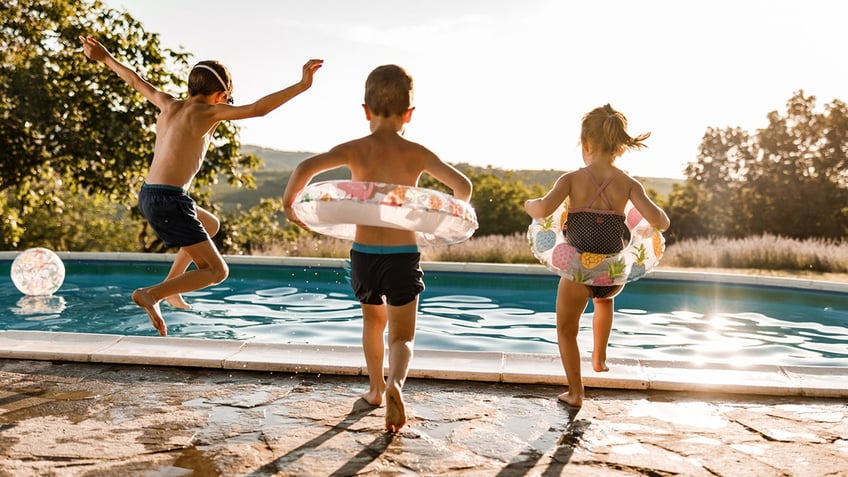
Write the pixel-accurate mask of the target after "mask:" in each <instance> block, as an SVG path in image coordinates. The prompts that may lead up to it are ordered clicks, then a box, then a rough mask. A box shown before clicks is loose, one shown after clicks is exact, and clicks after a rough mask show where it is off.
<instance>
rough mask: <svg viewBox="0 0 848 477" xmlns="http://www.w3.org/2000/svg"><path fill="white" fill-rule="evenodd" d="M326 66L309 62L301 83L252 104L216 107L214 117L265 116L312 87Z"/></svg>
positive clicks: (312, 61) (230, 118)
mask: <svg viewBox="0 0 848 477" xmlns="http://www.w3.org/2000/svg"><path fill="white" fill-rule="evenodd" d="M323 64H324V60H309V61H307V62H306V64H304V65H303V76H302V77H301V79H300V81H299V82H297V83H295V84H293V85H291V86H289V87H288V88H284V89H281V90H279V91H276V92H274V93H271V94H269V95H266V96H263V97H262V98H259V99H258V100H256V101H254V102H253V103H250V104H244V105H240V106H231V105H228V104H218V105H215V109H214V111H215V112H214V116H215V120H217V121H225V120H234V119H245V118H255V117H259V116H265V115H266V114H268V113H270V112H271V111H273V110H275V109H277V108H279V107H280V106H282V105H283V104H285V103H286V102H288V101H289V100H290V99H292V98H294V97H295V96H297V95H299V94H300V93H302V92H304V91H306V90H307V89H309V88H310V87H311V86H312V80H313V78H314V77H315V72H316V71H318V68H321V66H322V65H323Z"/></svg>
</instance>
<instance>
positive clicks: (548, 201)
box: [524, 174, 571, 219]
mask: <svg viewBox="0 0 848 477" xmlns="http://www.w3.org/2000/svg"><path fill="white" fill-rule="evenodd" d="M570 193H571V179H570V175H569V174H563V175H561V176H559V178H558V179H557V181H556V182H555V183H554V186H553V188H552V189H551V190H550V191H548V193H547V194H545V196H544V197H540V198H538V199H528V200H527V201H526V202H524V210H525V211H526V212H527V214H528V215H530V217H533V218H534V219H539V218H543V217H547V216H549V215H551V214H553V213H554V212H555V211H556V210H557V207H559V206H560V204H562V201H564V200H565V198H566V197H568V195H569V194H570Z"/></svg>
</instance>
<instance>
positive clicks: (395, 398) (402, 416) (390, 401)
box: [386, 384, 406, 432]
mask: <svg viewBox="0 0 848 477" xmlns="http://www.w3.org/2000/svg"><path fill="white" fill-rule="evenodd" d="M405 425H406V406H405V405H404V402H403V394H402V393H401V389H400V386H398V385H396V384H390V385H389V387H388V388H386V429H387V430H389V432H397V431H399V430H400V429H401V428H402V427H403V426H405Z"/></svg>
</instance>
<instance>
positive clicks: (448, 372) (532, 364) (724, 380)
mask: <svg viewBox="0 0 848 477" xmlns="http://www.w3.org/2000/svg"><path fill="white" fill-rule="evenodd" d="M0 358H5V359H19V360H41V361H70V362H82V363H111V364H133V365H150V366H179V367H201V368H219V369H231V370H246V371H274V372H289V373H307V374H337V375H365V374H366V369H365V361H364V357H363V354H362V349H361V347H358V346H328V345H286V344H276V343H268V342H256V341H237V340H214V341H213V340H203V339H196V338H175V337H156V336H122V335H105V334H90V333H59V332H46V331H3V330H0ZM608 364H609V366H610V369H611V370H610V372H608V373H594V372H592V371H591V363H590V362H589V361H588V360H584V362H583V369H584V373H585V375H584V377H583V381H584V384H585V385H586V386H587V387H589V388H609V389H633V390H654V391H685V392H703V393H722V394H749V395H765V396H802V397H816V398H846V397H848V368H845V367H824V366H823V367H816V366H771V365H757V366H749V367H732V366H726V365H720V364H703V365H693V364H691V363H688V362H676V361H651V360H641V359H622V358H617V359H610V360H608ZM409 377H410V378H420V379H444V380H458V381H480V382H500V383H512V384H552V385H563V386H564V385H566V384H567V382H566V379H565V376H564V373H563V371H562V365H561V363H560V359H559V356H557V355H546V354H529V353H500V352H481V351H438V350H427V349H419V350H416V352H415V356H414V358H413V360H412V366H411V369H410V372H409Z"/></svg>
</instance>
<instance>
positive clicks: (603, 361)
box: [592, 351, 609, 373]
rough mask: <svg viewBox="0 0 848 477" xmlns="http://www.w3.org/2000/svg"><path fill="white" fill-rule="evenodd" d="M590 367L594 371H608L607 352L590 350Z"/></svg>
mask: <svg viewBox="0 0 848 477" xmlns="http://www.w3.org/2000/svg"><path fill="white" fill-rule="evenodd" d="M592 369H594V370H595V372H596V373H605V372H607V371H609V367H607V353H606V352H605V351H592Z"/></svg>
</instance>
